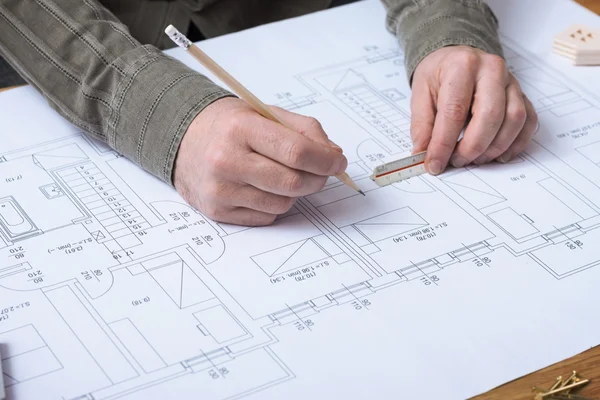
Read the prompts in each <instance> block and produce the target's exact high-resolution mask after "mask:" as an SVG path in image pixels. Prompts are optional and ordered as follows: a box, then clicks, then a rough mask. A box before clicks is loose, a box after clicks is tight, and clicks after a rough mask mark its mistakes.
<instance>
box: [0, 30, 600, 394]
mask: <svg viewBox="0 0 600 400" xmlns="http://www.w3.org/2000/svg"><path fill="white" fill-rule="evenodd" d="M361 52H362V53H361V54H360V55H358V56H357V55H356V54H354V55H349V57H348V59H349V61H348V62H344V63H340V64H338V65H332V66H323V68H321V69H317V70H311V71H305V72H300V73H299V74H297V75H296V77H295V78H296V79H297V83H298V87H299V88H301V89H300V92H299V93H296V92H285V93H281V94H279V95H277V96H276V98H277V99H279V104H280V105H282V106H284V107H286V108H288V109H290V110H293V111H295V112H298V113H303V114H308V115H313V116H315V117H317V118H318V119H319V120H320V121H321V122H322V123H323V125H324V127H325V129H326V131H328V132H329V133H330V134H331V135H332V136H333V137H334V138H335V140H336V141H337V142H338V143H339V144H340V145H342V146H343V147H344V149H347V150H346V152H347V154H348V158H349V161H350V165H349V168H348V172H349V174H350V175H351V176H352V178H353V179H354V180H355V181H356V182H357V183H358V185H359V186H360V187H361V188H362V189H363V190H364V191H366V192H368V193H367V196H366V197H363V196H357V195H356V194H355V193H354V192H353V191H352V190H350V189H348V188H346V187H345V186H343V185H341V184H339V182H337V181H335V180H333V179H332V180H331V181H329V182H328V184H327V185H326V187H325V188H324V190H323V191H321V192H319V193H317V194H314V195H311V196H308V197H306V198H303V199H299V200H298V202H297V204H296V205H295V207H294V208H293V209H292V210H291V211H290V212H288V213H287V214H286V215H283V216H281V217H280V218H279V219H278V221H277V222H276V224H275V225H274V226H272V227H266V228H260V229H258V228H255V229H247V228H240V227H233V226H228V225H223V224H217V223H214V222H212V221H210V220H208V219H206V218H205V217H203V216H202V215H201V214H200V213H198V212H197V211H195V210H194V209H192V208H191V207H189V206H188V205H186V204H185V203H183V202H182V200H181V199H180V198H179V197H178V195H177V194H175V193H174V192H173V191H172V190H170V189H168V188H165V186H164V185H163V184H162V183H160V182H158V181H156V180H154V179H153V178H150V177H148V176H147V175H145V174H144V173H143V172H141V171H140V170H139V169H137V168H135V167H133V166H132V165H131V164H130V163H129V162H128V161H127V160H126V159H124V158H123V157H120V156H118V155H117V154H115V153H114V152H112V151H110V150H108V149H106V148H104V147H103V146H102V145H100V144H99V143H96V142H93V141H90V140H89V139H88V138H86V137H85V136H84V135H83V134H81V133H77V132H69V131H68V130H67V133H69V134H67V135H64V132H62V133H56V134H52V135H48V136H47V137H49V139H48V140H45V141H40V142H39V143H36V144H35V145H33V146H29V147H23V148H14V149H8V150H7V149H5V148H4V149H3V148H2V147H0V178H1V179H0V260H1V261H0V263H1V264H0V344H3V345H6V346H7V351H4V349H2V350H3V351H2V357H3V360H2V367H3V369H2V370H3V375H4V376H3V378H4V381H5V382H6V384H7V390H8V393H9V394H12V395H14V396H15V398H22V399H26V398H27V399H29V398H31V399H33V398H40V397H39V392H37V390H38V389H37V388H39V387H43V388H45V390H48V392H47V394H48V396H49V397H48V398H61V399H81V400H83V399H89V400H91V399H95V400H100V399H117V398H124V399H143V398H148V396H150V394H149V393H152V394H153V395H154V396H156V398H166V397H171V396H172V397H175V395H177V396H179V397H182V398H184V397H186V396H188V397H190V396H191V395H190V394H191V393H193V398H203V399H230V398H242V397H245V396H250V395H251V394H253V393H258V392H261V393H262V392H263V391H264V394H265V395H266V394H267V393H268V392H269V390H271V389H273V388H274V387H276V386H281V385H286V384H291V382H293V381H294V380H301V379H302V376H301V375H300V374H299V373H298V372H297V371H296V370H294V369H293V368H292V367H291V366H290V365H288V364H289V363H288V362H287V360H286V359H285V357H283V356H282V355H281V352H280V351H279V350H281V349H282V348H285V346H286V342H285V340H286V339H284V338H289V337H290V336H293V335H295V336H298V335H310V334H311V331H312V330H316V325H318V324H319V321H323V320H324V319H326V318H328V317H327V316H328V315H338V314H339V315H345V314H344V313H345V312H346V310H347V309H352V310H363V311H364V310H368V309H369V307H372V302H376V299H377V295H378V293H380V292H385V291H402V290H405V289H406V287H407V286H411V287H415V286H418V287H419V289H420V290H423V291H426V290H430V289H429V288H428V287H435V286H438V285H444V279H445V277H447V276H449V274H452V270H453V268H454V267H458V266H462V267H465V268H466V267H468V268H495V267H497V265H499V264H501V262H502V263H511V262H513V263H517V262H520V260H528V261H530V263H528V264H527V268H538V269H539V270H540V271H542V273H543V274H545V275H548V274H549V276H550V277H552V279H556V280H562V279H565V278H568V277H569V276H571V275H573V274H576V273H585V272H586V270H587V269H590V268H592V267H595V266H598V265H600V257H599V256H598V253H597V251H595V249H594V243H600V186H599V185H598V182H600V158H598V157H599V156H598V155H599V154H600V147H599V146H600V145H599V143H600V120H598V111H599V108H598V107H599V106H600V104H599V103H598V100H597V99H595V98H593V97H592V96H590V95H588V94H586V93H585V92H584V91H583V90H580V89H578V88H577V87H576V86H575V85H572V84H570V83H569V82H567V81H566V80H564V79H563V78H562V77H560V76H558V75H557V74H555V73H553V72H552V71H551V70H549V69H547V68H545V67H544V66H543V65H541V64H540V63H538V62H537V61H536V60H535V59H534V58H532V57H530V56H528V55H527V54H526V53H525V52H524V51H523V50H521V49H519V48H518V47H517V46H516V45H514V44H513V43H511V42H510V41H509V40H508V39H507V40H506V52H507V59H508V62H509V65H510V68H511V70H512V71H513V73H514V74H515V75H516V76H518V77H519V79H520V80H521V82H522V83H523V88H524V91H525V92H526V93H527V94H528V96H529V97H530V98H531V100H532V101H533V103H534V104H535V106H536V108H537V109H538V111H539V113H540V118H541V122H542V123H541V127H540V131H539V132H538V133H537V135H536V138H535V140H534V142H533V143H532V145H531V146H530V147H529V148H528V150H527V151H526V153H524V154H523V155H522V156H521V157H520V158H518V159H517V160H515V161H513V162H512V163H511V164H510V165H508V166H500V165H493V164H492V165H486V166H482V167H469V168H465V169H460V170H450V171H448V172H447V173H445V174H443V175H442V176H440V177H438V178H434V177H431V176H422V177H418V178H414V179H411V180H408V181H404V182H401V183H398V184H394V185H392V186H389V187H385V188H380V187H378V186H376V185H375V184H374V183H373V182H371V181H370V179H369V178H368V176H369V175H370V172H371V171H372V169H373V168H374V167H375V166H376V165H378V164H379V163H381V162H383V161H390V160H392V159H393V158H394V157H398V156H400V155H403V153H406V152H407V151H410V148H411V142H410V133H409V127H410V108H409V96H408V93H409V89H408V87H407V85H406V82H405V77H404V71H403V69H402V54H401V53H399V52H398V51H397V50H384V49H381V48H379V47H377V46H368V47H365V48H364V49H363V50H361ZM273 100H275V98H274V99H273ZM573 116H576V119H574V118H572V117H573ZM575 120H576V121H577V124H578V125H577V126H575V125H574V121H575ZM0 146H1V145H0ZM584 170H585V171H591V172H590V173H588V174H582V173H581V172H580V171H584ZM531 198H536V199H539V201H540V202H543V203H544V204H546V205H550V207H551V208H552V210H553V213H552V214H548V213H544V212H543V211H542V210H541V209H540V208H539V207H536V205H535V204H533V203H532V202H530V201H529V199H531ZM348 210H352V212H349V211H348ZM248 243H251V244H252V245H251V246H249V245H248ZM497 260H501V261H497ZM361 312H362V311H361ZM355 315H356V316H354V317H353V318H356V319H360V318H361V316H360V314H355ZM283 353H285V351H284V352H283ZM32 366H35V368H32ZM257 366H260V368H257ZM75 371H85V374H83V375H78V376H81V379H78V380H77V382H73V381H72V380H70V379H69V377H70V376H72V375H73V374H74V373H75ZM190 398H192V397H190Z"/></svg>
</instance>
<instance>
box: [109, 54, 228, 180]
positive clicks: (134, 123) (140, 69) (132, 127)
mask: <svg viewBox="0 0 600 400" xmlns="http://www.w3.org/2000/svg"><path fill="white" fill-rule="evenodd" d="M132 53H137V54H129V55H128V56H129V57H131V58H132V59H131V62H130V63H127V64H126V65H129V67H128V68H127V69H126V70H125V71H124V75H125V76H124V78H123V79H122V80H121V82H120V85H119V87H118V88H117V90H116V92H115V96H114V99H113V107H112V109H113V114H112V116H111V121H110V127H109V132H108V138H107V139H108V143H109V145H110V146H111V147H113V148H114V149H115V150H117V151H118V152H119V153H121V154H123V155H124V156H125V157H127V158H129V159H130V160H131V161H133V162H134V163H136V164H138V165H139V166H141V167H142V168H143V169H145V170H146V171H148V172H150V173H151V174H153V175H154V176H156V177H158V178H159V179H161V180H163V181H165V182H167V183H168V184H170V185H173V176H172V174H173V167H174V163H175V157H176V155H177V151H178V149H179V145H180V143H181V140H182V138H183V135H184V134H185V132H186V131H187V129H188V127H189V125H190V124H191V123H192V121H193V120H194V118H195V117H196V116H197V115H198V114H199V113H200V112H201V111H202V110H203V109H204V108H205V107H207V106H208V105H210V104H211V103H213V102H214V101H216V100H218V99H221V98H224V97H230V96H233V94H231V93H230V92H228V91H227V90H225V89H223V88H222V87H220V86H218V85H216V84H215V83H213V82H212V81H211V80H210V79H208V78H207V77H205V76H204V75H201V74H200V73H198V72H196V71H194V70H192V69H191V68H189V67H187V66H186V65H185V64H183V63H181V62H180V61H178V60H175V59H173V58H171V57H169V56H167V55H166V54H164V53H162V52H160V51H159V50H157V49H155V48H153V47H151V46H143V47H141V48H139V49H136V50H134V51H133V52H132Z"/></svg>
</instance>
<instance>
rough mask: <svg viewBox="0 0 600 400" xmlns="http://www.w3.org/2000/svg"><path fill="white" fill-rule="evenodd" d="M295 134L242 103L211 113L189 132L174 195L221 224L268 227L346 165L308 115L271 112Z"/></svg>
mask: <svg viewBox="0 0 600 400" xmlns="http://www.w3.org/2000/svg"><path fill="white" fill-rule="evenodd" d="M272 110H273V112H274V113H276V114H277V116H278V117H279V118H281V119H282V120H283V121H285V122H286V124H287V125H288V126H290V127H292V128H293V129H294V130H290V129H288V128H286V127H284V126H282V125H281V124H278V123H276V122H272V121H270V120H268V119H266V118H264V117H262V116H261V115H260V114H258V113H257V112H256V111H254V109H253V108H251V107H250V106H249V105H248V104H246V103H245V102H244V101H242V100H239V99H237V98H229V97H228V98H223V99H220V100H217V101H216V102H214V103H213V104H211V105H209V106H208V107H206V108H205V109H204V110H202V112H200V114H198V116H197V117H196V118H195V119H194V121H193V122H192V124H191V125H190V127H189V128H188V130H187V132H186V133H185V136H184V137H183V140H182V142H181V145H180V147H179V151H178V154H177V158H176V160H175V169H174V174H173V180H174V185H175V188H176V189H177V191H178V192H179V193H180V194H181V195H182V196H183V197H184V199H185V200H186V201H188V202H189V203H190V204H191V205H192V206H193V207H195V208H196V209H198V210H199V211H200V212H202V213H203V214H204V215H206V216H207V217H208V218H210V219H213V220H215V221H218V222H224V223H230V224H236V225H246V226H260V225H269V224H271V223H273V222H274V221H275V218H276V217H277V215H279V214H283V213H285V212H287V211H288V210H289V209H290V208H291V207H292V206H293V205H294V202H295V199H296V198H297V197H301V196H306V195H309V194H312V193H316V192H318V191H319V190H321V189H322V188H323V186H324V185H325V182H326V180H327V178H328V177H329V176H333V175H336V174H339V173H341V172H343V171H345V170H346V167H347V165H348V161H347V160H346V158H345V157H344V155H343V154H342V152H341V149H340V148H339V147H338V146H337V145H335V144H334V143H333V142H331V141H330V140H329V139H328V138H327V135H326V134H325V132H324V131H323V129H322V127H321V125H320V124H319V123H318V122H317V121H316V120H315V119H314V118H310V117H305V116H301V115H298V114H294V113H291V112H288V111H285V110H283V109H280V108H275V107H273V108H272Z"/></svg>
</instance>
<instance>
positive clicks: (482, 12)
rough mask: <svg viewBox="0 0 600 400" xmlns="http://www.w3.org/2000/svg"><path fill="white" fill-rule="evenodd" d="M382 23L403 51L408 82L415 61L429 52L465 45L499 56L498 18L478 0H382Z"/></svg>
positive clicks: (500, 46)
mask: <svg viewBox="0 0 600 400" xmlns="http://www.w3.org/2000/svg"><path fill="white" fill-rule="evenodd" d="M382 2H383V4H384V6H385V8H386V11H387V20H386V25H387V28H388V30H389V31H390V32H392V33H394V34H395V35H396V36H397V37H398V40H399V42H400V45H401V46H402V47H403V49H404V52H405V66H406V72H407V76H408V79H409V81H410V80H412V76H413V72H414V70H415V68H416V67H417V65H418V64H419V62H420V61H421V60H422V59H423V58H425V57H426V56H427V55H428V54H430V53H432V52H433V51H435V50H437V49H439V48H441V47H445V46H451V45H468V46H472V47H475V48H478V49H481V50H484V51H486V52H488V53H491V54H496V55H499V56H502V54H503V53H502V45H501V44H500V40H499V38H498V21H497V20H496V17H495V16H494V14H493V13H492V11H491V10H490V8H489V7H488V6H487V4H485V2H483V1H480V0H382Z"/></svg>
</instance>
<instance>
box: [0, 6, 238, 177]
mask: <svg viewBox="0 0 600 400" xmlns="http://www.w3.org/2000/svg"><path fill="white" fill-rule="evenodd" d="M0 52H1V53H2V54H3V56H4V57H5V58H6V59H7V60H8V62H9V63H10V64H11V65H12V66H13V67H14V68H15V69H16V70H17V71H19V73H20V74H21V75H22V76H23V77H24V79H26V80H27V81H28V82H29V83H30V84H31V85H32V86H34V87H35V88H37V89H38V90H39V91H40V93H41V94H42V95H43V96H44V97H45V98H46V99H47V100H48V102H49V104H50V105H51V106H52V107H53V108H54V109H55V110H56V111H58V112H59V113H60V114H61V115H62V116H63V117H65V118H66V119H68V120H69V121H71V122H72V123H73V124H74V125H76V126H78V127H80V128H81V129H83V130H84V131H85V132H87V133H89V134H90V135H92V136H94V137H95V138H97V139H100V140H102V141H104V142H106V143H108V144H109V145H110V146H111V147H112V148H114V149H115V150H116V151H118V152H120V153H121V154H123V155H125V156H126V157H128V158H129V159H131V160H132V161H134V162H135V163H137V164H139V165H140V166H141V167H143V168H144V169H146V170H147V171H149V172H150V173H152V174H154V175H155V176H157V177H159V178H160V179H162V180H164V181H166V182H169V183H171V179H172V176H171V175H172V168H173V163H174V159H175V155H176V153H177V150H178V147H179V144H180V141H181V138H182V136H183V134H184V133H185V131H186V129H187V127H188V126H189V124H190V123H191V121H192V120H193V119H194V117H195V116H196V115H197V114H198V113H199V112H200V111H201V110H202V109H203V108H204V107H206V106H207V105H209V104H210V103H212V102H213V101H214V100H216V99H219V98H222V97H225V96H228V95H230V93H229V92H227V91H225V90H223V89H222V88H220V87H219V86H217V85H215V84H214V83H212V82H211V81H210V80H209V79H208V78H206V77H204V76H203V75H200V74H198V73H197V72H195V71H193V70H191V69H189V68H188V67H186V66H185V65H183V64H182V63H180V62H179V61H177V60H174V59H172V58H170V57H168V56H166V55H164V54H163V53H162V52H160V51H159V50H157V49H156V48H154V47H152V46H144V45H142V44H140V43H139V42H138V41H136V40H135V39H134V38H133V37H132V36H131V35H130V34H129V31H128V29H127V28H126V27H125V26H124V25H123V24H121V23H120V22H119V21H118V20H116V18H115V17H114V16H113V15H112V14H111V13H110V12H108V11H107V10H106V9H105V8H104V7H103V6H102V5H101V4H99V3H98V2H97V1H96V0H70V1H64V0H53V1H52V0H0Z"/></svg>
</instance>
